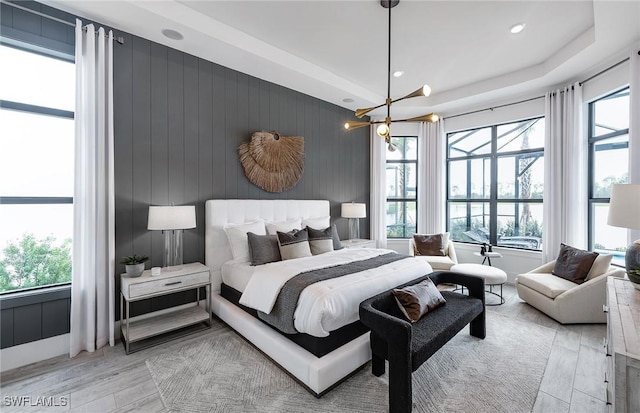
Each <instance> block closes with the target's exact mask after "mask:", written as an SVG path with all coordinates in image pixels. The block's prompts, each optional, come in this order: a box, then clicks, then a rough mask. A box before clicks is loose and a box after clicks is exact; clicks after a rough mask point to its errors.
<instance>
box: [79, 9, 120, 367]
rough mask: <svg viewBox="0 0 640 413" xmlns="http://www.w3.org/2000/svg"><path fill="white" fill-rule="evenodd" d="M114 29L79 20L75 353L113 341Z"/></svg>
mask: <svg viewBox="0 0 640 413" xmlns="http://www.w3.org/2000/svg"><path fill="white" fill-rule="evenodd" d="M113 175H114V174H113V33H112V32H111V31H110V32H109V34H108V36H107V35H106V34H105V30H104V29H103V28H102V27H101V28H99V29H98V31H97V32H96V31H95V30H94V27H93V25H92V24H90V25H88V26H86V27H85V28H83V27H82V22H81V21H80V20H76V111H75V189H74V194H73V204H74V212H73V226H74V228H73V270H72V279H71V343H70V356H71V357H73V356H75V355H77V354H78V353H79V352H80V351H82V350H86V351H94V350H96V349H97V348H100V347H102V346H104V345H105V344H107V343H109V344H111V345H112V346H113V345H114V344H115V343H114V341H115V340H114V324H115V314H114V305H115V301H114V294H115V282H114V281H115V280H114V277H115V274H114V271H115V242H114V238H115V235H114V233H115V229H114V215H115V214H114V202H115V201H114V200H115V197H114V188H113Z"/></svg>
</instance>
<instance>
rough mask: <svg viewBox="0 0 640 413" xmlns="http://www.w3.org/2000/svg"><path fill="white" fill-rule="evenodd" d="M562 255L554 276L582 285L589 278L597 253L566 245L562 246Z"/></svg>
mask: <svg viewBox="0 0 640 413" xmlns="http://www.w3.org/2000/svg"><path fill="white" fill-rule="evenodd" d="M560 245H561V247H560V253H559V254H558V259H557V260H556V264H555V265H554V267H553V271H552V274H553V275H557V276H558V277H562V278H564V279H566V280H569V281H572V282H574V283H576V284H582V283H583V282H584V281H585V278H587V275H588V274H589V271H590V270H591V266H592V265H593V262H594V261H595V260H596V258H597V257H598V253H597V252H591V251H584V250H581V249H578V248H574V247H572V246H569V245H566V244H560Z"/></svg>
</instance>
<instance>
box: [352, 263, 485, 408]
mask: <svg viewBox="0 0 640 413" xmlns="http://www.w3.org/2000/svg"><path fill="white" fill-rule="evenodd" d="M426 278H431V280H432V281H433V283H434V284H436V285H438V284H441V283H448V284H458V285H463V286H465V287H466V288H468V289H469V295H468V296H467V295H462V294H458V293H456V292H450V291H443V292H442V296H443V297H444V298H445V300H446V301H447V302H446V303H445V304H444V305H442V306H440V307H438V308H436V309H434V310H431V311H429V312H428V313H427V314H425V315H424V316H422V318H420V319H419V320H418V321H417V322H415V323H413V324H412V323H410V322H409V321H407V319H406V318H405V316H404V315H403V314H402V312H401V311H400V309H399V307H398V304H397V302H396V299H395V297H394V295H393V293H392V292H391V291H387V292H384V293H382V294H378V295H376V296H374V297H372V298H369V299H368V300H365V301H363V302H362V303H360V321H361V322H362V323H363V324H364V325H365V326H367V327H368V328H370V329H371V353H372V358H371V365H372V371H373V374H374V375H376V376H381V375H382V374H384V372H385V360H388V361H389V411H390V412H393V413H401V412H410V411H411V408H412V389H411V373H412V372H414V371H416V370H417V369H418V367H420V366H421V365H422V363H424V362H425V361H427V360H428V359H429V357H431V356H432V355H433V354H434V353H435V352H436V351H438V349H440V347H442V346H443V345H445V344H446V343H447V342H448V341H449V340H450V339H451V338H453V337H454V336H455V335H456V334H457V333H458V332H459V331H460V330H462V329H463V328H464V326H466V325H467V324H470V333H471V335H472V336H475V337H479V338H484V337H485V334H486V330H485V306H484V280H483V279H482V278H481V277H476V276H473V275H465V274H459V273H454V272H446V271H438V272H434V273H432V274H429V275H427V276H424V277H421V278H419V279H417V280H414V281H411V282H409V283H407V284H403V285H401V286H398V287H397V288H403V287H406V286H408V285H413V284H417V283H419V282H420V281H423V280H424V279H426Z"/></svg>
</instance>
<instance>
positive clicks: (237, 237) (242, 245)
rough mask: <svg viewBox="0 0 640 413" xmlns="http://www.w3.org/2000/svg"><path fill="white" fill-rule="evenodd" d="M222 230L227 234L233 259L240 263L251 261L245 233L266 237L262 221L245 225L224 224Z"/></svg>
mask: <svg viewBox="0 0 640 413" xmlns="http://www.w3.org/2000/svg"><path fill="white" fill-rule="evenodd" d="M223 229H224V232H226V233H227V238H228V239H229V245H230V246H231V254H232V255H233V259H234V260H237V261H242V262H248V261H250V260H251V255H250V254H249V241H248V238H247V232H253V233H254V234H256V235H267V232H266V230H265V228H264V221H262V220H258V221H253V222H247V223H245V224H226V225H225V226H224V227H223Z"/></svg>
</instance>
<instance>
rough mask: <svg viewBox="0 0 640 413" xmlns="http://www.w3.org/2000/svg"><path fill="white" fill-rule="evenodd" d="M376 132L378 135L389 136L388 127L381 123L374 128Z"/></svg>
mask: <svg viewBox="0 0 640 413" xmlns="http://www.w3.org/2000/svg"><path fill="white" fill-rule="evenodd" d="M376 133H377V134H378V136H380V137H382V138H386V137H387V136H389V127H388V126H387V125H385V124H384V123H383V124H382V125H380V126H378V128H377V129H376Z"/></svg>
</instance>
